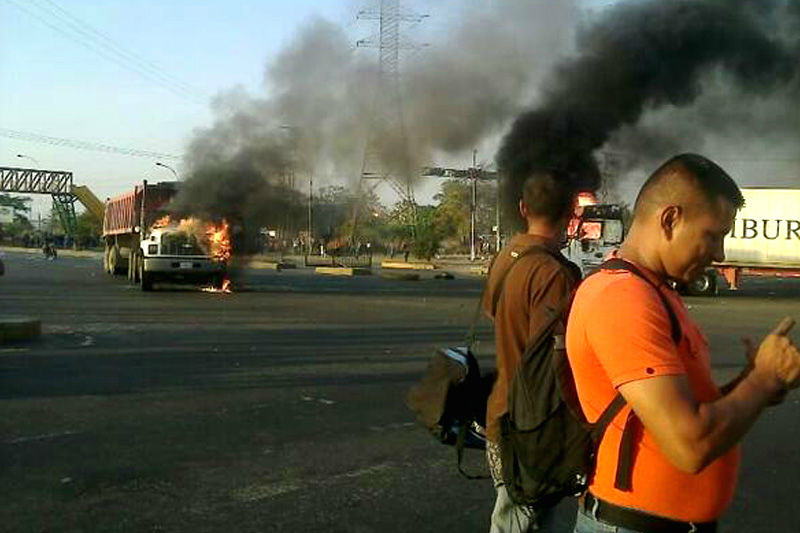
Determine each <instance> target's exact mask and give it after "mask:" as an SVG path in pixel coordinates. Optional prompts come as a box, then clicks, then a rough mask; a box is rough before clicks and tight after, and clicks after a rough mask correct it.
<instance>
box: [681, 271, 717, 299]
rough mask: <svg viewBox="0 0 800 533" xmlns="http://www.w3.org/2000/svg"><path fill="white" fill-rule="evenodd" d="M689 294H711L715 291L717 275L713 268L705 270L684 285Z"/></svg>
mask: <svg viewBox="0 0 800 533" xmlns="http://www.w3.org/2000/svg"><path fill="white" fill-rule="evenodd" d="M686 292H687V294H690V295H691V296H713V295H715V294H716V293H717V276H716V273H715V272H714V271H713V270H706V271H705V272H703V274H702V275H701V276H700V277H698V278H697V279H696V280H694V281H692V282H691V283H689V284H688V285H686Z"/></svg>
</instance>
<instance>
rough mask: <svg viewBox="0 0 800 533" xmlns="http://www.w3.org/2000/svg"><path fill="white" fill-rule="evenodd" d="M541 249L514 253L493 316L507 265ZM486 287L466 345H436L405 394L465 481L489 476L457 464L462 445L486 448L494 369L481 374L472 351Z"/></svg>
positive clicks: (461, 452) (498, 289) (495, 298)
mask: <svg viewBox="0 0 800 533" xmlns="http://www.w3.org/2000/svg"><path fill="white" fill-rule="evenodd" d="M541 249H543V247H542V246H539V245H537V246H532V247H530V248H526V249H524V250H522V251H520V252H514V255H513V258H514V259H513V261H512V262H511V265H510V266H509V267H508V268H507V269H506V270H505V272H503V273H502V274H501V277H500V279H499V280H498V286H497V290H495V293H494V295H493V300H492V314H494V311H495V309H496V308H497V303H498V301H499V298H500V294H502V291H503V287H504V286H505V280H506V276H507V275H508V273H509V272H510V271H511V267H513V266H514V264H516V262H517V261H518V260H520V259H521V258H523V257H525V256H527V255H529V254H532V253H535V252H537V251H539V250H541ZM487 287H488V280H487V283H486V284H485V285H484V290H483V293H482V294H481V299H480V300H479V301H478V305H477V307H476V309H475V314H474V316H473V318H472V323H471V325H470V330H469V333H468V335H467V342H466V344H467V345H466V346H458V347H449V348H437V349H435V350H434V353H433V355H432V356H431V358H430V359H429V360H428V366H427V368H426V369H425V373H424V374H423V376H422V379H421V380H420V381H419V383H417V384H415V385H413V386H412V387H411V388H410V389H409V390H408V392H407V393H406V398H405V400H406V405H407V406H408V408H409V409H411V411H413V412H414V413H415V414H416V415H417V420H418V421H419V422H420V423H421V424H422V425H423V426H425V427H426V428H427V429H428V431H429V432H430V433H431V435H433V437H434V438H435V439H436V440H438V441H439V442H441V443H442V444H448V445H453V446H455V448H456V461H457V466H458V471H459V472H460V473H461V474H462V475H463V476H465V477H466V478H468V479H488V476H479V475H471V474H468V473H466V472H465V471H464V470H463V468H462V466H461V462H462V458H463V454H464V449H465V448H472V449H485V448H486V435H485V433H484V428H485V427H486V404H487V401H488V399H489V394H490V393H491V391H492V387H493V386H494V381H495V378H496V377H497V373H496V372H495V371H490V372H487V373H484V374H481V371H480V367H479V365H478V360H477V359H476V358H475V355H474V354H473V352H472V345H473V344H474V343H475V339H476V335H475V325H476V323H477V321H478V319H479V318H480V314H481V309H482V304H483V298H484V296H485V293H486V289H487Z"/></svg>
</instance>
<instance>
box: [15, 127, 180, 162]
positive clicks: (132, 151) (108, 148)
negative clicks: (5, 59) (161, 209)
mask: <svg viewBox="0 0 800 533" xmlns="http://www.w3.org/2000/svg"><path fill="white" fill-rule="evenodd" d="M0 137H6V138H9V139H16V140H20V141H29V142H35V143H39V144H49V145H52V146H66V147H69V148H77V149H78V150H89V151H93V152H105V153H108V154H119V155H128V156H133V157H147V158H150V159H175V160H179V159H181V157H180V156H178V155H174V154H165V153H163V152H153V151H150V150H139V149H137V148H123V147H120V146H113V145H110V144H103V143H97V142H92V141H81V140H77V139H67V138H64V137H51V136H49V135H41V134H38V133H32V132H28V131H20V130H9V129H6V128H0Z"/></svg>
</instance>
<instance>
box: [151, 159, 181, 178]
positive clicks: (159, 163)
mask: <svg viewBox="0 0 800 533" xmlns="http://www.w3.org/2000/svg"><path fill="white" fill-rule="evenodd" d="M156 166H157V167H164V168H166V169H167V170H169V171H170V172H172V173H173V174H175V179H176V180H178V181H180V180H181V178H180V177H178V173H177V172H175V169H174V168H172V167H171V166H169V165H165V164H164V163H162V162H161V161H156Z"/></svg>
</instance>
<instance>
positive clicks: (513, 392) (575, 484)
mask: <svg viewBox="0 0 800 533" xmlns="http://www.w3.org/2000/svg"><path fill="white" fill-rule="evenodd" d="M552 255H553V257H556V256H557V255H559V256H560V254H556V253H553V254H552ZM556 259H559V260H560V261H566V260H565V259H564V258H563V257H556ZM600 268H601V269H613V270H627V271H629V272H630V273H632V274H634V275H636V276H637V277H640V278H642V279H644V280H645V281H647V282H648V283H649V284H650V285H652V286H653V287H654V289H655V290H656V292H657V293H658V295H659V296H660V298H661V300H662V303H663V304H664V306H665V308H666V310H667V313H668V315H669V318H670V324H671V326H672V339H673V341H674V342H675V343H676V344H677V343H679V342H680V340H681V336H682V334H681V329H680V324H679V322H678V318H677V316H676V315H675V312H674V310H673V309H672V307H671V306H670V305H669V303H668V302H667V300H666V298H665V297H664V295H663V294H662V293H661V291H660V290H658V288H657V287H656V286H655V285H654V284H653V283H652V282H650V280H649V279H648V278H647V277H645V276H644V274H642V272H640V271H639V270H638V269H637V268H636V267H635V266H634V265H632V264H631V263H628V262H626V261H623V260H622V259H611V260H609V261H606V262H605V263H603V265H601V266H600ZM570 304H571V301H566V302H564V303H563V304H562V305H561V307H560V309H556V310H555V311H553V312H552V314H551V318H550V320H549V321H548V322H547V323H546V324H545V326H544V327H543V328H542V329H541V331H540V334H539V335H538V336H537V337H536V338H535V339H532V341H531V342H530V343H529V344H528V346H527V347H526V350H525V352H524V354H523V357H522V362H521V364H520V367H519V368H518V369H517V372H516V373H515V375H514V377H513V378H512V382H511V386H510V388H509V397H508V406H509V407H508V412H507V413H506V414H505V415H503V417H502V418H501V420H500V432H501V437H500V443H499V444H500V455H501V460H502V476H503V482H504V484H505V485H506V489H507V491H508V493H509V496H510V497H511V499H512V500H513V501H514V502H515V503H516V504H519V505H524V506H529V507H533V508H540V509H541V508H546V507H550V506H553V505H555V504H556V503H558V501H559V500H561V499H562V498H564V497H565V496H578V495H580V494H582V493H583V492H584V491H585V490H586V488H587V487H588V485H589V481H590V478H591V476H592V474H593V472H594V465H595V455H596V452H597V447H598V445H599V443H600V439H602V437H603V434H604V433H605V430H606V428H607V427H608V424H609V423H610V422H611V421H612V420H613V419H614V417H615V416H616V415H617V414H618V413H619V412H620V410H621V409H622V408H623V406H624V405H625V399H624V398H623V397H622V395H620V394H619V393H617V395H616V397H615V398H614V400H613V401H612V402H611V404H610V405H609V406H608V407H607V408H606V409H605V411H604V412H603V413H602V414H601V416H600V418H599V419H598V420H597V422H595V423H594V424H590V423H589V422H587V420H586V418H585V417H584V415H583V412H582V410H581V408H580V403H579V402H578V397H577V392H576V390H575V381H574V378H573V375H572V370H571V368H570V365H569V361H568V359H567V353H566V345H565V342H564V332H565V326H566V317H567V314H568V310H569V306H570ZM637 422H638V420H637V419H636V417H635V415H634V414H633V411H631V413H630V415H629V416H628V419H627V421H626V423H625V428H624V430H623V435H622V442H621V444H620V450H619V457H618V463H617V474H616V487H617V488H618V489H620V490H630V482H631V470H632V466H633V435H634V427H635V425H636V424H637Z"/></svg>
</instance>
